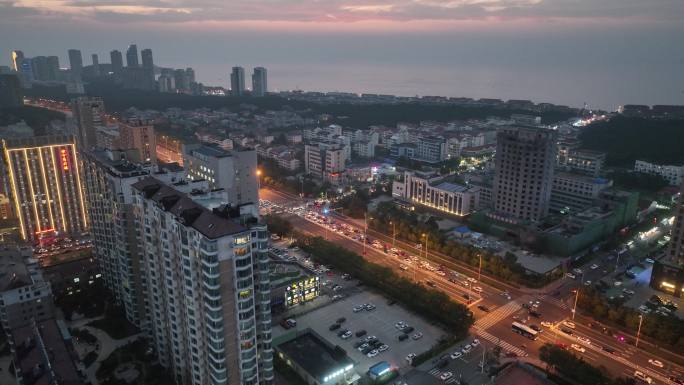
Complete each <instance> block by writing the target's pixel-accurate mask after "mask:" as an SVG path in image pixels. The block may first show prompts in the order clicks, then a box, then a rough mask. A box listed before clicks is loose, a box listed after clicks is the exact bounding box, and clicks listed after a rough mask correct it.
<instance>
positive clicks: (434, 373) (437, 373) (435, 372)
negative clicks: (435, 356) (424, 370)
mask: <svg viewBox="0 0 684 385" xmlns="http://www.w3.org/2000/svg"><path fill="white" fill-rule="evenodd" d="M428 373H429V374H430V375H431V376H435V377H437V378H439V376H441V375H442V373H443V372H442V371H441V370H439V369H438V368H432V369H431V370H430V371H429V372H428ZM455 382H457V379H456V376H452V377H451V378H450V379H448V380H446V381H444V383H445V384H453V383H455Z"/></svg>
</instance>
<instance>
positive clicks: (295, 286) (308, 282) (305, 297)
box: [285, 277, 321, 307]
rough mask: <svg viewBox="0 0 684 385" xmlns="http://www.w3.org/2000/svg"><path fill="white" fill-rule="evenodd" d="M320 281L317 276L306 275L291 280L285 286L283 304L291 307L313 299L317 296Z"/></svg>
mask: <svg viewBox="0 0 684 385" xmlns="http://www.w3.org/2000/svg"><path fill="white" fill-rule="evenodd" d="M320 283H321V282H320V279H319V277H307V278H305V279H302V280H300V281H296V282H292V283H291V284H289V285H288V286H287V287H286V288H285V306H287V307H292V306H296V305H299V304H302V303H304V302H309V301H311V300H313V299H315V298H316V297H318V293H319V290H320Z"/></svg>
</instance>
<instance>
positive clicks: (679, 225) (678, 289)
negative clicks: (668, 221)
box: [650, 184, 684, 297]
mask: <svg viewBox="0 0 684 385" xmlns="http://www.w3.org/2000/svg"><path fill="white" fill-rule="evenodd" d="M680 188H681V192H682V193H681V194H680V195H679V202H677V212H676V213H675V220H674V225H673V227H672V233H671V238H670V244H669V245H668V246H667V249H666V250H665V255H663V256H662V257H661V258H660V259H658V260H656V261H655V263H654V264H653V271H652V273H651V283H650V286H651V287H652V288H654V289H656V290H661V291H663V292H665V293H668V294H671V295H673V296H675V297H684V184H682V185H680Z"/></svg>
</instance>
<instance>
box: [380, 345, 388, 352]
mask: <svg viewBox="0 0 684 385" xmlns="http://www.w3.org/2000/svg"><path fill="white" fill-rule="evenodd" d="M387 349H389V345H380V347H379V348H378V352H384V351H385V350H387Z"/></svg>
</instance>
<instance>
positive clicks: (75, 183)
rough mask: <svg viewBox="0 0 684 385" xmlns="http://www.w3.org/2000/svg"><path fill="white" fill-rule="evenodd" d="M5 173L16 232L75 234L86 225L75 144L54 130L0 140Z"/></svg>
mask: <svg viewBox="0 0 684 385" xmlns="http://www.w3.org/2000/svg"><path fill="white" fill-rule="evenodd" d="M2 144H3V155H4V157H3V159H4V162H5V165H4V167H5V170H7V175H6V178H7V179H8V181H9V183H8V184H9V186H10V193H11V199H12V201H13V204H14V209H15V213H16V215H17V217H18V219H19V226H20V232H21V237H22V238H23V239H24V240H28V241H35V240H39V239H40V238H42V237H43V236H67V235H74V234H76V235H80V234H82V233H84V232H86V231H87V230H88V221H87V219H86V212H85V201H84V197H83V189H82V186H81V177H80V167H79V161H78V153H77V151H76V143H75V141H74V139H73V137H71V136H63V135H54V136H38V137H31V138H21V139H8V140H4V141H3V142H2Z"/></svg>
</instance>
